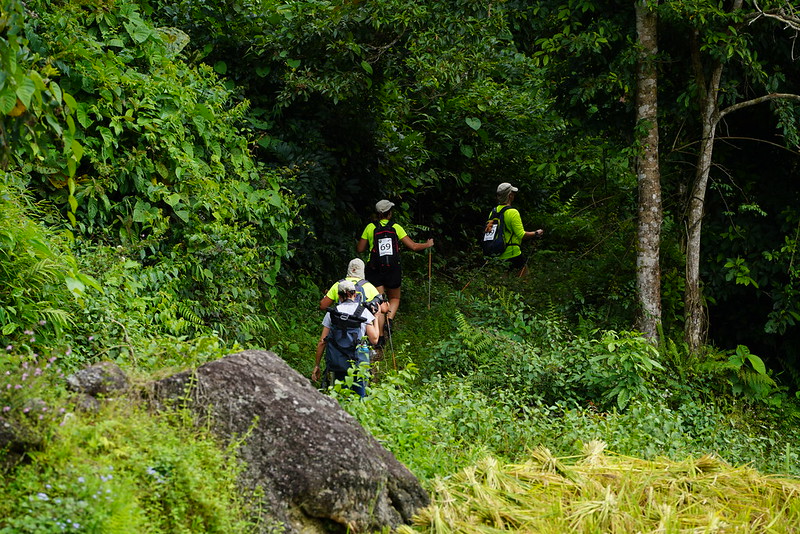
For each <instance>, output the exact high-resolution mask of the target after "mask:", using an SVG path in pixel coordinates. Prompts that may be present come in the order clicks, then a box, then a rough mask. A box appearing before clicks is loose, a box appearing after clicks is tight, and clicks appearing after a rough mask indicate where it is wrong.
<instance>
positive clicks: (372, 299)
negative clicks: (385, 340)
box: [319, 258, 389, 346]
mask: <svg viewBox="0 0 800 534" xmlns="http://www.w3.org/2000/svg"><path fill="white" fill-rule="evenodd" d="M345 280H349V281H351V282H353V284H355V286H356V302H362V303H364V304H365V305H366V307H367V309H368V310H369V311H370V312H372V314H373V315H375V319H376V320H377V322H378V323H377V325H378V332H383V321H384V320H385V318H386V312H388V311H389V303H388V302H386V301H384V299H383V295H382V294H381V293H380V291H378V289H377V288H376V287H375V286H374V285H372V283H370V282H369V281H367V280H366V279H365V277H364V261H363V260H362V259H361V258H353V259H352V260H350V263H349V264H348V266H347V276H345V277H344V278H342V279H341V280H339V281H338V282H335V283H334V284H333V285H332V286H331V288H330V289H329V290H328V292H327V293H325V296H324V297H322V300H320V301H319V309H320V310H323V311H325V310H327V309H328V308H329V307H331V306H332V305H333V304H334V303H335V302H336V301H337V299H338V293H339V283H340V282H344V281H345ZM381 345H382V344H381V343H380V341H379V342H378V346H381Z"/></svg>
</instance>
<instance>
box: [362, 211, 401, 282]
mask: <svg viewBox="0 0 800 534" xmlns="http://www.w3.org/2000/svg"><path fill="white" fill-rule="evenodd" d="M369 264H370V267H372V268H373V269H375V270H380V271H388V270H389V269H392V268H393V267H396V266H398V265H400V243H399V241H398V239H397V231H396V230H395V229H394V223H391V222H389V223H388V224H385V225H383V224H381V223H380V222H378V223H377V224H376V225H375V231H374V233H373V234H372V250H371V251H370V256H369Z"/></svg>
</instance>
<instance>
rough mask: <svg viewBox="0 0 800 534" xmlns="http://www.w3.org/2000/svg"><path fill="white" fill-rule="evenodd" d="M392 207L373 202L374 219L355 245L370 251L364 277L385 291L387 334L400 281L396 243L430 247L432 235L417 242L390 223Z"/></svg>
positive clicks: (360, 251)
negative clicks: (386, 299) (423, 240)
mask: <svg viewBox="0 0 800 534" xmlns="http://www.w3.org/2000/svg"><path fill="white" fill-rule="evenodd" d="M393 207H394V203H392V202H390V201H388V200H381V201H379V202H378V203H377V204H375V211H376V212H377V214H378V221H377V222H375V223H369V224H368V225H367V227H366V228H364V232H363V233H362V234H361V239H359V240H358V245H357V246H356V250H357V251H358V252H359V253H362V252H364V251H365V250H369V251H370V256H369V262H368V263H367V268H366V272H365V274H366V278H367V280H369V281H370V282H371V283H372V284H373V285H374V286H375V287H376V288H377V289H378V291H380V292H381V293H383V292H384V291H385V292H386V296H387V297H388V299H389V312H388V313H387V314H386V320H387V322H388V323H389V335H391V328H392V321H394V316H395V314H397V309H398V308H399V307H400V284H401V281H402V270H401V268H400V243H402V244H403V245H404V246H405V247H407V248H409V249H411V250H413V251H415V252H416V251H420V250H425V249H427V248H430V247H432V246H433V239H432V238H431V239H428V240H427V241H425V242H424V243H417V242H415V241H413V240H412V239H411V238H410V237H409V236H408V234H407V233H406V231H405V230H404V229H403V227H402V226H400V225H399V224H397V223H393V222H391V218H392V208H393Z"/></svg>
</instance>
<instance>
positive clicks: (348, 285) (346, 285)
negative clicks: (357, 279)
mask: <svg viewBox="0 0 800 534" xmlns="http://www.w3.org/2000/svg"><path fill="white" fill-rule="evenodd" d="M355 290H356V285H355V284H354V283H353V282H351V281H350V280H342V281H341V282H339V293H349V292H351V291H355Z"/></svg>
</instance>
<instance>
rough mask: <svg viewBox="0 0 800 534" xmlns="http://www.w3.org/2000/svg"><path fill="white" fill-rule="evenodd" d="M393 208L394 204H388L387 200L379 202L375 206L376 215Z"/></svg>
mask: <svg viewBox="0 0 800 534" xmlns="http://www.w3.org/2000/svg"><path fill="white" fill-rule="evenodd" d="M393 207H394V202H389V201H388V200H379V201H378V203H377V204H375V211H377V212H378V213H386V212H387V211H389V210H390V209H392V208H393Z"/></svg>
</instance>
